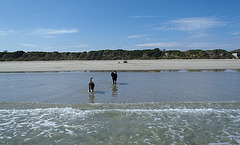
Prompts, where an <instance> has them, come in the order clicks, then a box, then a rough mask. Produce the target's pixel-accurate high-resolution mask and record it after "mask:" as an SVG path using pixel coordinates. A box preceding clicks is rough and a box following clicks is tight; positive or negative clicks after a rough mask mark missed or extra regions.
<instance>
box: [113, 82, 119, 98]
mask: <svg viewBox="0 0 240 145" xmlns="http://www.w3.org/2000/svg"><path fill="white" fill-rule="evenodd" d="M117 91H118V87H117V85H116V84H114V85H113V87H112V96H113V97H117V95H118V94H117Z"/></svg>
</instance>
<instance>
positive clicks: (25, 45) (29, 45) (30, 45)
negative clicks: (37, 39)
mask: <svg viewBox="0 0 240 145" xmlns="http://www.w3.org/2000/svg"><path fill="white" fill-rule="evenodd" d="M21 46H24V47H37V46H36V45H34V44H26V43H25V44H21Z"/></svg>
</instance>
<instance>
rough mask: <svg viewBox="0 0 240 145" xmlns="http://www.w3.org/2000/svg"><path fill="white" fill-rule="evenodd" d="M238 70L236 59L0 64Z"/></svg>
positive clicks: (14, 67)
mask: <svg viewBox="0 0 240 145" xmlns="http://www.w3.org/2000/svg"><path fill="white" fill-rule="evenodd" d="M197 69H206V70H209V69H240V60H236V59H190V60H189V59H188V60H183V59H171V60H128V63H123V60H89V61H85V60H79V61H78V60H73V61H7V62H0V72H41V71H87V70H89V71H112V70H118V71H134V70H136V71H138V70H139V71H141V70H145V71H148V70H197Z"/></svg>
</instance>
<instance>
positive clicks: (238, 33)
mask: <svg viewBox="0 0 240 145" xmlns="http://www.w3.org/2000/svg"><path fill="white" fill-rule="evenodd" d="M230 34H231V35H240V32H232V33H230Z"/></svg>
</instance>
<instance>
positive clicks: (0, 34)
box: [0, 30, 16, 36]
mask: <svg viewBox="0 0 240 145" xmlns="http://www.w3.org/2000/svg"><path fill="white" fill-rule="evenodd" d="M14 33H16V32H15V31H14V30H9V31H1V30H0V36H6V35H11V34H14Z"/></svg>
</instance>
